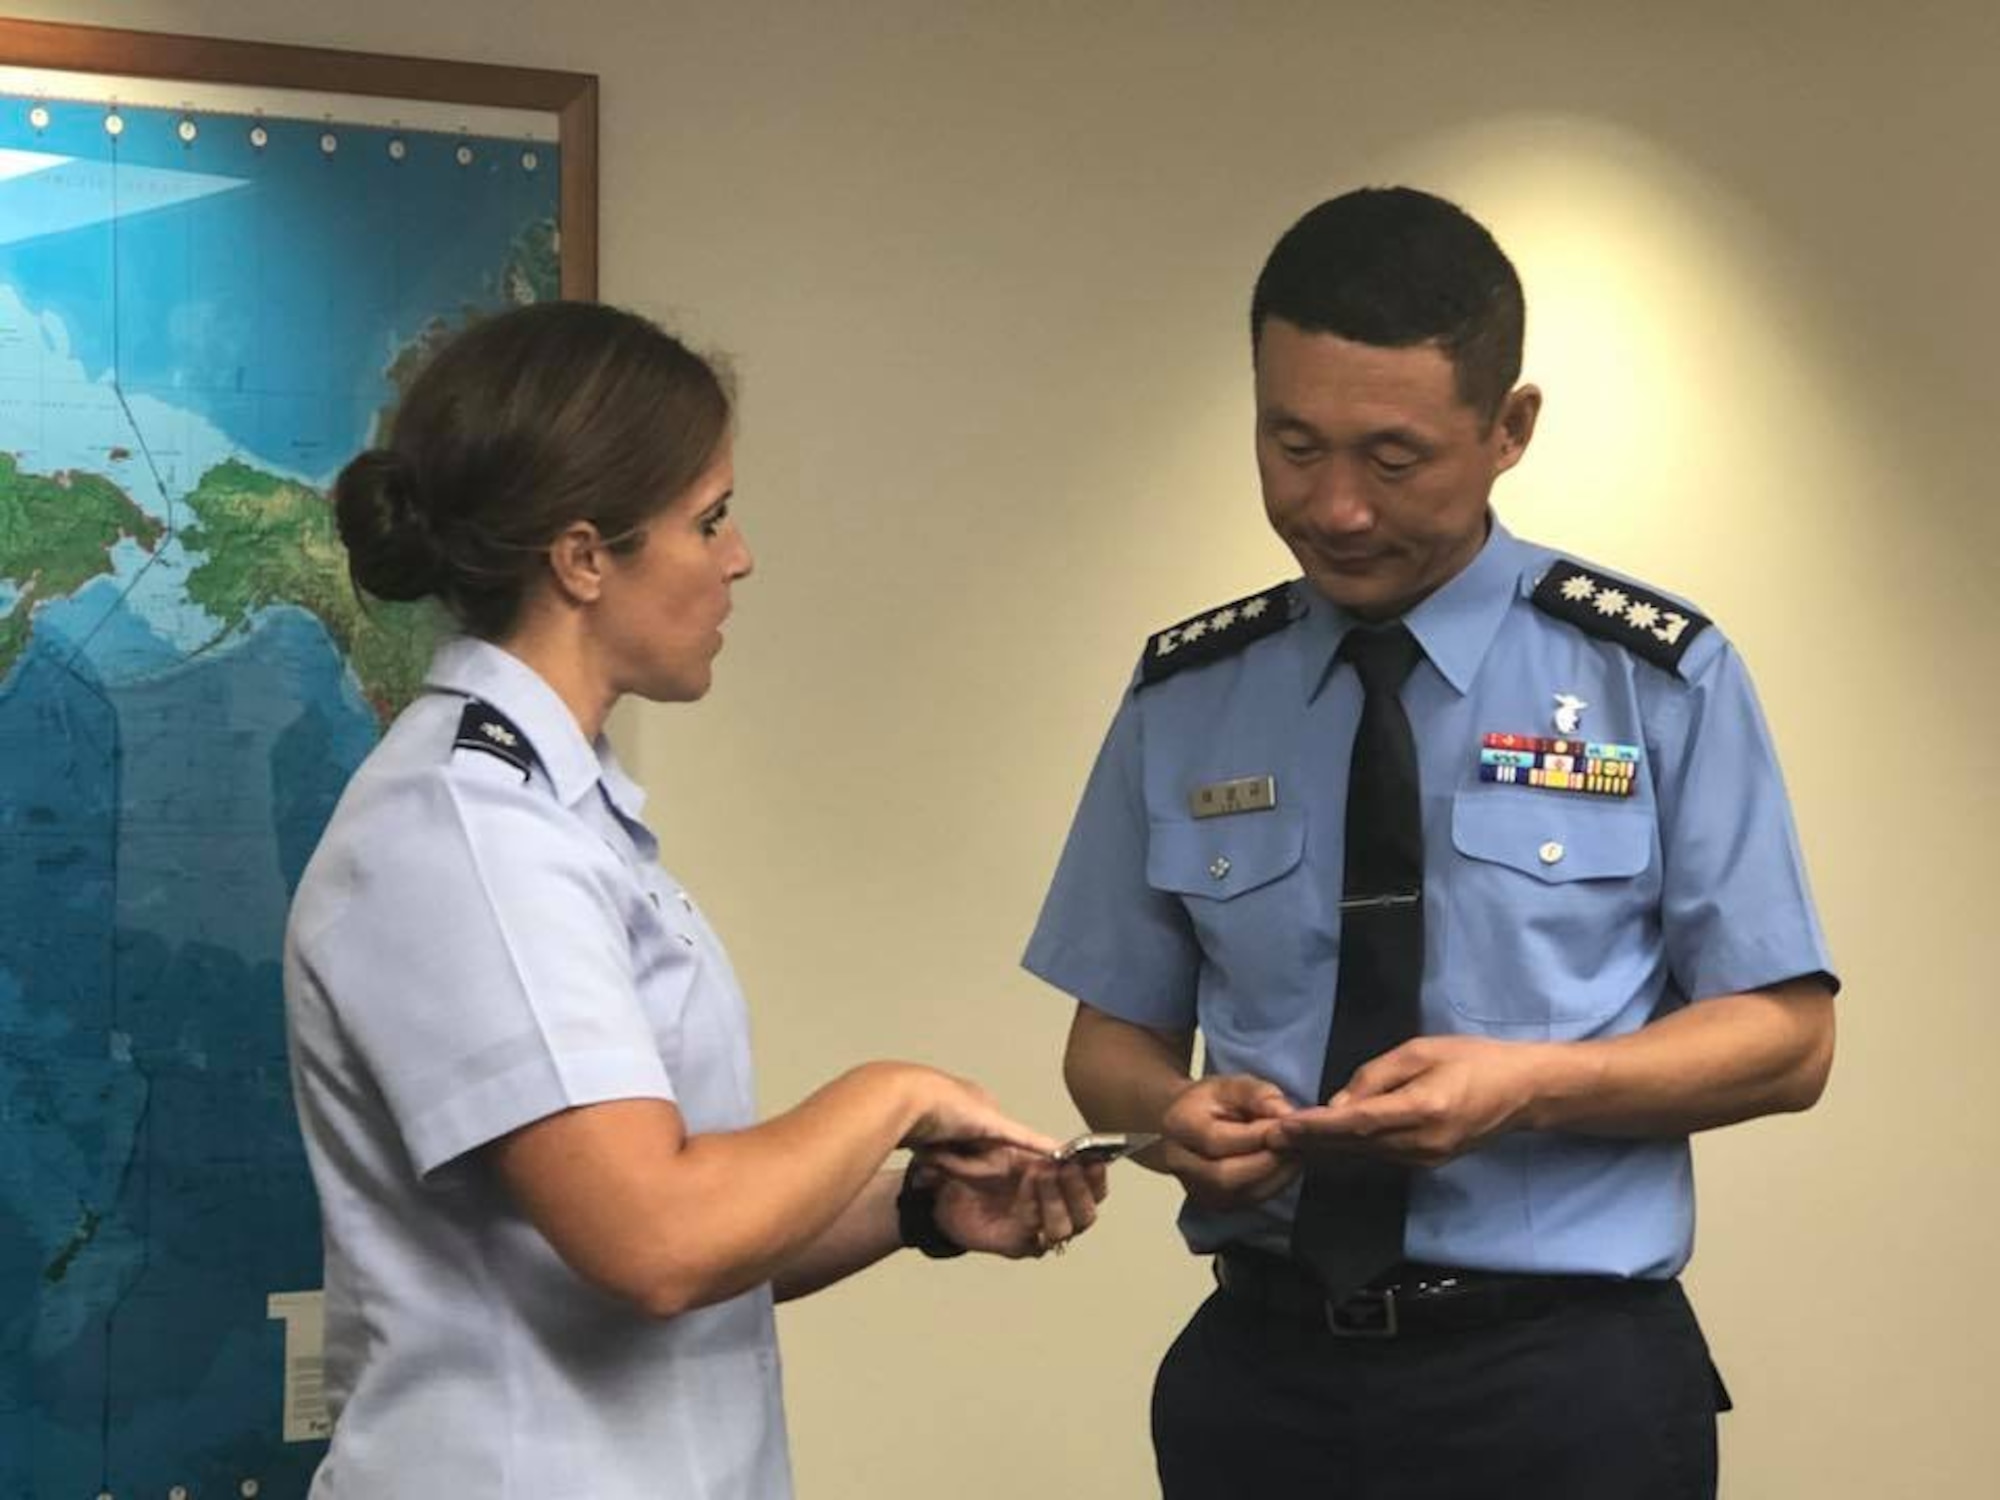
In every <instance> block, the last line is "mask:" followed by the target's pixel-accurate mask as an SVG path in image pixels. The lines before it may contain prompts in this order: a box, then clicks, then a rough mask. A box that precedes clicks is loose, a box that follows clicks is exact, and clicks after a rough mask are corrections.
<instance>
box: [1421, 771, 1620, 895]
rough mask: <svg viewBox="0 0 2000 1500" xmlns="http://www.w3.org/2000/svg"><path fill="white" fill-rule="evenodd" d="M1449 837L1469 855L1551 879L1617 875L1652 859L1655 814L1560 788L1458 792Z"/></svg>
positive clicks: (1560, 881)
mask: <svg viewBox="0 0 2000 1500" xmlns="http://www.w3.org/2000/svg"><path fill="white" fill-rule="evenodd" d="M1451 841H1452V843H1453V845H1455V846H1456V847H1457V849H1458V852H1459V853H1460V854H1463V855H1464V856H1466V858H1468V859H1478V860H1484V861H1486V862H1487V863H1489V864H1496V865H1505V866H1507V867H1508V868H1509V869H1511V870H1519V871H1520V872H1521V873H1522V874H1524V875H1532V876H1534V877H1535V878H1536V879H1537V880H1541V881H1545V882H1547V883H1548V884H1550V885H1560V884H1563V883H1564V882H1566V881H1571V880H1614V879H1622V878H1626V877H1629V876H1633V875H1637V874H1638V873H1639V872H1640V871H1642V870H1644V869H1645V868H1646V866H1647V865H1648V864H1650V863H1652V858H1653V817H1652V813H1651V811H1650V810H1649V809H1647V808H1644V807H1634V806H1631V805H1630V804H1628V803H1625V802H1622V801H1621V802H1611V801H1608V800H1604V799H1599V798H1592V797H1569V796H1563V795H1562V794H1559V793H1548V794H1546V795H1541V796H1537V795H1535V794H1533V793H1531V792H1521V791H1512V790H1510V791H1504V792H1498V791H1496V792H1472V793H1462V794H1460V795H1459V796H1458V797H1456V798H1454V799H1453V801H1452V805H1451Z"/></svg>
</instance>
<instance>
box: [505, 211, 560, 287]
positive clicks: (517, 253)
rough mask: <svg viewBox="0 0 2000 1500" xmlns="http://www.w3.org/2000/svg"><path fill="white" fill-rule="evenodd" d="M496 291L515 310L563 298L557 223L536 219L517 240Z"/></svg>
mask: <svg viewBox="0 0 2000 1500" xmlns="http://www.w3.org/2000/svg"><path fill="white" fill-rule="evenodd" d="M496 290H498V291H499V293H500V295H501V296H502V297H504V298H506V299H507V302H508V303H509V304H510V305H511V306H514V307H526V306H527V305H528V304H529V303H531V302H552V301H554V300H555V299H556V298H557V297H559V296H561V295H562V253H561V242H560V241H559V240H558V239H557V238H556V221H555V220H554V219H536V220H535V221H534V222H533V223H531V224H529V225H528V226H527V227H526V228H525V229H523V230H522V231H521V232H520V233H519V234H517V235H515V236H514V243H513V244H511V245H509V246H508V247H507V262H506V264H505V266H503V267H502V269H501V272H500V285H499V287H498V288H497V289H496Z"/></svg>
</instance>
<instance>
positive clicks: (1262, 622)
mask: <svg viewBox="0 0 2000 1500" xmlns="http://www.w3.org/2000/svg"><path fill="white" fill-rule="evenodd" d="M1297 618H1298V612H1297V611H1295V610H1294V609H1293V608H1292V586H1291V585H1290V584H1289V583H1280V584H1274V585H1273V586H1272V587H1270V588H1268V589H1265V590H1264V592H1263V593H1261V594H1252V595H1250V597H1249V598H1247V599H1238V600H1236V601H1235V602H1234V603H1233V604H1225V605H1223V606H1222V607H1221V608H1220V609H1210V610H1204V611H1203V612H1202V613H1200V614H1198V615H1196V616H1194V617H1193V618H1192V619H1187V620H1183V621H1181V622H1180V624H1178V625H1175V626H1173V627H1172V628H1170V629H1167V630H1162V631H1161V632H1160V633H1159V634H1158V635H1156V636H1154V637H1153V638H1152V639H1151V640H1149V641H1147V642H1146V655H1145V658H1144V660H1142V661H1141V662H1140V663H1139V686H1141V687H1146V686H1149V685H1150V684H1152V683H1155V682H1159V681H1160V680H1161V679H1163V678H1167V677H1171V676H1173V675H1174V673H1176V672H1178V671H1181V670H1182V669H1183V668H1186V667H1198V666H1200V665H1201V664H1202V663H1203V662H1210V661H1215V660H1216V659H1218V658H1219V657H1224V656H1228V655H1229V654H1230V653H1231V652H1234V651H1240V650H1242V649H1243V648H1244V647H1245V646H1247V645H1249V644H1250V643H1251V642H1252V641H1255V640H1261V639H1262V638H1263V637H1265V636H1267V635H1271V634H1274V633H1275V632H1277V631H1280V630H1283V629H1284V628H1285V627H1286V626H1287V625H1289V624H1291V623H1292V621H1293V620H1295V619H1297Z"/></svg>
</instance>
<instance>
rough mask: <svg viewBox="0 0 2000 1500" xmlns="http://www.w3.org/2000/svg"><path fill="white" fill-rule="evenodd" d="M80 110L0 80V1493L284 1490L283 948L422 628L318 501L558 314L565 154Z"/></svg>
mask: <svg viewBox="0 0 2000 1500" xmlns="http://www.w3.org/2000/svg"><path fill="white" fill-rule="evenodd" d="M50 76H54V75H50ZM86 76H87V75H65V76H64V78H63V80H62V81H61V82H59V83H58V84H55V85H51V86H46V87H40V88H37V87H29V86H24V85H23V83H22V74H21V73H20V72H19V71H18V70H15V71H13V72H6V73H4V74H0V1500H56V1497H63V1500H71V1497H85V1500H88V1497H95V1496H105V1495H108V1496H112V1497H115V1500H123V1497H125V1496H139V1495H144V1496H158V1497H174V1500H207V1497H210V1496H241V1497H253V1496H260V1495H261V1496H265V1497H291V1496H298V1495H302V1494H303V1493H304V1492H305V1489H306V1486H307V1483H308V1480H309V1478H310V1474H311V1471H312V1468H313V1466H314V1465H315V1464H316V1463H317V1461H318V1460H319V1458H320V1456H321V1455H322V1454H323V1452H324V1446H325V1445H324V1443H323V1442H321V1441H318V1440H317V1439H319V1438H323V1437H324V1435H325V1431H326V1424H325V1418H324V1414H323V1411H322V1410H321V1409H320V1408H319V1406H318V1403H317V1397H318V1391H317V1369H316V1347H315V1346H316V1341H317V1330H316V1327H315V1323H316V1318H317V1310H318V1302H317V1295H316V1294H317V1290H318V1288H319V1286H320V1246H319V1230H318V1218H317V1207H316V1204H315V1202H314V1199H313V1193H312V1185H311V1181H310V1178H309V1176H308V1174H307V1171H306V1166H305V1160H304V1156H303V1152H302V1150H301V1148H300V1145H299V1141H298V1132H297V1128H296V1125H295V1123H294V1120H293V1116H292V1103H291V1096H290V1090H289V1085H288V1080H287V1075H286V1059H285V1044H284V1022H283V1005H282V1000H281V996H280V992H279V944H280V938H281V935H282V931H283V925H284V919H285V910H286V906H287V903H288V901H289V898H290V895H291V891H292V887H293V886H294V884H295V883H296V881H297V879H298V877H299V874H300V871H301V869H302V867H303V866H304V863H305V860H306V858H307V856H308V855H309V854H310V852H311V851H312V848H313V845H314V843H315V841H316V840H317V838H318V836H319V833H320V830H321V828H322V826H323V825H324V823H325V820H326V818H327V817H328V815H329V814H330V813H331V811H332V808H333V803H334V800H335V799H336V798H337V797H338V795H339V793H340V790H341V788H342V786H343V784H344V783H345V781H346V779H347V777H348V775H349V774H350V773H351V772H352V771H353V769H354V767H355V766H356V765H357V764H358V763H359V762H360V760H361V758H362V757H363V756H364V755H365V754H366V753H367V752H368V750H369V749H370V748H371V747H372V745H373V744H374V743H375V741H376V739H377V737H378V735H379V734H380V732H381V729H382V727H383V726H384V724H385V722H386V720H387V719H388V717H389V716H390V715H392V714H393V713H394V711H395V710H396V709H397V708H398V707H399V706H400V705H401V704H402V703H404V702H405V701H406V700H407V699H408V698H409V697H410V695H411V694H412V693H413V692H414V691H415V689H416V687H417V685H418V684H419V681H420V679H421V674H422V671H423V668H424V665H425V663H426V661H427V659H428V656H429V652H430V648H431V646H432V644H433V642H434V640H435V638H436V634H437V626H436V624H435V622H434V621H433V619H432V618H431V617H430V616H429V615H427V614H425V613H423V612H422V611H421V610H419V609H417V608H414V607H408V606H403V607H383V606H379V605H377V606H370V607H364V606H363V605H362V604H361V603H360V602H358V601H357V599H356V597H355V595H354V593H353V591H352V590H351V589H350V587H349V585H348V581H347V574H346V565H345V558H344V556H343V554H342V552H341V549H340V546H339V543H338V539H337V537H336V534H335V531H334V527H333V518H332V513H331V510H330V508H329V506H328V504H327V498H326V495H327V487H328V485H329V484H330V482H331V480H332V477H333V475H334V474H335V473H336V472H337V471H338V470H339V468H340V466H341V465H342V464H343V463H344V462H345V461H346V460H347V459H348V458H349V457H351V456H352V455H353V454H354V453H355V452H356V451H358V450H359V449H360V448H362V447H364V446H366V445H367V444H368V443H369V441H370V439H371V436H372V435H373V434H374V433H375V432H376V431H377V430H378V424H379V423H380V421H381V420H382V418H383V415H384V414H385V412H386V411H388V410H390V409H392V408H393V406H394V403H395V401H396V400H397V397H398V394H399V392H400V390H401V389H402V388H403V386H404V385H405V383H406V382H407V381H408V379H409V378H410V375H411V374H412V372H413V371H414V370H415V369H417V368H418V367H419V366H420V365H421V364H422V362H423V360H424V358H425V356H426V354H427V352H428V351H429V350H430V349H432V348H434V347H435V346H436V344H437V343H438V342H439V341H440V340H441V339H443V338H444V337H446V336H448V335H449V334H450V333H451V332H452V331H453V330H455V329H457V328H458V327H461V326H463V325H464V324H465V323H466V322H467V321H468V320H469V319H472V318H475V317H477V316H479V315H480V314H481V313H482V312H484V311H487V310H491V309H493V308H496V307H499V306H503V305H506V304H511V303H521V302H527V301H532V300H536V299H541V298H547V297H552V296H554V295H556V291H557V285H558V277H557V238H556V225H557V223H558V197H559V194H558V178H559V171H558V168H559V160H558V148H557V147H556V146H555V145H554V144H552V143H550V142H549V141H548V140H547V139H544V140H542V141H541V142H540V143H539V144H535V143H529V142H525V141H524V140H523V139H522V138H521V137H520V136H519V135H515V136H500V135H495V134H473V133H466V132H465V131H464V130H462V129H461V128H458V127H456V126H454V125H453V124H450V123H441V122H440V121H429V122H424V121H420V122H419V123H420V124H422V125H423V126H424V128H409V127H407V126H406V125H405V124H403V123H401V122H398V123H389V122H387V121H378V122H375V123H355V122H353V121H347V122H344V123H339V124H335V123H330V122H329V120H328V119H327V118H324V117H322V116H321V115H319V114H312V115H310V116H308V117H306V118H298V117H286V116H285V115H284V114H283V113H282V112H281V107H279V106H273V107H272V108H271V109H270V112H269V113H266V114H256V113H251V112H250V111H249V110H247V109H239V110H234V111H232V110H225V109H220V108H214V109H205V108H190V107H187V106H185V105H181V104H178V103H176V104H172V105H157V104H146V105H134V104H131V103H129V102H124V101H126V100H129V99H130V98H131V97H132V96H131V95H130V94H129V93H127V94H125V95H123V96H122V99H121V100H120V101H119V102H111V98H110V96H109V95H108V94H107V93H106V92H105V91H104V86H103V81H102V80H101V79H98V80H94V81H95V83H96V85H97V92H96V93H95V94H94V95H91V94H87V93H84V92H81V91H79V90H78V89H77V87H76V84H77V82H78V81H79V80H82V79H84V78H86ZM237 92H240V91H237ZM272 97H274V98H282V97H284V96H272ZM417 108H418V109H420V110H421V109H422V108H424V106H421V105H420V106H417ZM452 118H454V117H449V116H446V117H443V120H444V121H449V120H450V119H452Z"/></svg>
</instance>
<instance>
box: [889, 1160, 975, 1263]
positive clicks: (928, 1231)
mask: <svg viewBox="0 0 2000 1500" xmlns="http://www.w3.org/2000/svg"><path fill="white" fill-rule="evenodd" d="M896 1237H897V1238H898V1239H899V1240H901V1241H902V1242H903V1243H904V1244H905V1245H908V1246H909V1247H910V1248H911V1249H913V1250H921V1251H923V1252H924V1254H926V1255H928V1256H929V1257H930V1258H931V1259H932V1260H950V1259H952V1258H953V1257H954V1256H958V1255H963V1254H965V1246H963V1245H961V1244H959V1243H958V1242H957V1241H956V1240H954V1239H952V1238H951V1237H950V1236H949V1235H947V1234H946V1233H945V1232H944V1231H943V1230H942V1229H940V1228H938V1221H937V1189H936V1188H934V1187H926V1186H924V1185H923V1184H922V1183H920V1182H918V1181H917V1164H916V1163H915V1162H914V1161H912V1162H911V1163H910V1166H909V1170H908V1171H906V1172H904V1173H903V1190H902V1191H901V1192H899V1193H897V1194H896Z"/></svg>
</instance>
